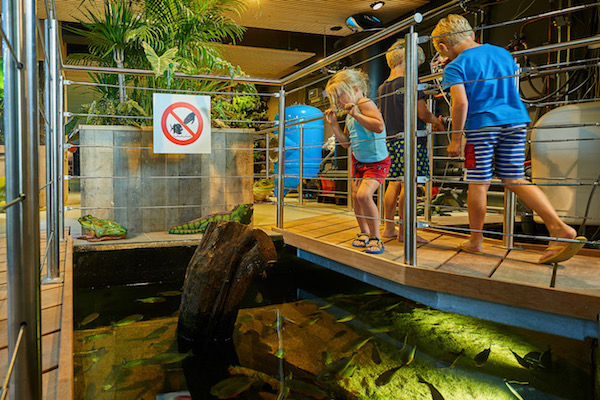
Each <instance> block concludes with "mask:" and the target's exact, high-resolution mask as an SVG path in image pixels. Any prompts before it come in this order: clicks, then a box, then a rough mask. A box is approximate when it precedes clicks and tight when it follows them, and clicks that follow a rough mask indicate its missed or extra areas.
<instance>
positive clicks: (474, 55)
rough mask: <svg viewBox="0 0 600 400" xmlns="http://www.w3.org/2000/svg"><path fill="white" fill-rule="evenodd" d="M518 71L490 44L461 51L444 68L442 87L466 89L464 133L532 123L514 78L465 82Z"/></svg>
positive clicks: (503, 52) (510, 60) (514, 65)
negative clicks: (466, 110) (456, 86)
mask: <svg viewBox="0 0 600 400" xmlns="http://www.w3.org/2000/svg"><path fill="white" fill-rule="evenodd" d="M518 69H519V68H518V67H517V64H515V62H514V60H513V58H512V56H511V54H510V53H509V52H508V51H507V50H505V49H503V48H502V47H498V46H493V45H491V44H484V45H481V46H477V47H473V48H471V49H467V50H464V51H463V52H462V53H460V54H459V55H458V57H456V58H455V59H454V60H453V61H452V62H451V63H450V64H448V65H447V66H446V68H444V78H443V82H442V83H443V85H444V87H450V86H452V85H454V84H464V85H465V90H466V92H467V98H468V100H469V109H468V112H467V122H466V123H465V129H479V128H483V127H487V126H500V125H508V124H518V123H527V122H530V121H531V120H530V119H529V114H528V113H527V109H526V108H525V105H524V104H523V102H522V101H521V97H520V95H519V89H518V87H517V81H516V78H515V77H511V78H501V79H491V80H481V81H478V82H468V81H477V80H480V79H490V78H498V77H502V76H509V75H515V74H516V73H517V71H518ZM463 82H465V83H463Z"/></svg>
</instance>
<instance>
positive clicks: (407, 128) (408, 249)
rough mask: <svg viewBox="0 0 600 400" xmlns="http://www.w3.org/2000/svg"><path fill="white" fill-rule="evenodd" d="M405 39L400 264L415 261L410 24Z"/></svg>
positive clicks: (414, 105) (414, 62)
mask: <svg viewBox="0 0 600 400" xmlns="http://www.w3.org/2000/svg"><path fill="white" fill-rule="evenodd" d="M405 39H406V42H405V43H406V56H405V60H406V63H405V64H406V74H405V78H404V79H405V80H404V82H405V89H406V90H405V93H404V221H403V229H404V263H405V264H408V265H416V264H417V229H416V222H417V39H418V34H417V33H415V32H414V27H411V29H410V33H407V34H406V36H405Z"/></svg>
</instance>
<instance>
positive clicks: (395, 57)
mask: <svg viewBox="0 0 600 400" xmlns="http://www.w3.org/2000/svg"><path fill="white" fill-rule="evenodd" d="M404 42H405V40H404V39H398V40H396V42H395V43H394V44H393V45H392V46H391V47H390V48H389V49H388V51H387V53H385V59H386V60H387V64H388V67H390V69H392V68H394V67H397V66H398V65H402V64H404V53H405V51H404ZM417 61H418V64H417V65H421V64H423V63H424V62H425V52H424V51H423V49H422V48H421V46H417Z"/></svg>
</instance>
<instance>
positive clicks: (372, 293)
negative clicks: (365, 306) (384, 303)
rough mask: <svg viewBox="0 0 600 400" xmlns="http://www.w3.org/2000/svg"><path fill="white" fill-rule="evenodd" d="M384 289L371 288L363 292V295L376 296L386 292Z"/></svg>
mask: <svg viewBox="0 0 600 400" xmlns="http://www.w3.org/2000/svg"><path fill="white" fill-rule="evenodd" d="M387 293H388V292H386V291H385V290H371V291H370V292H364V293H363V296H377V295H381V294H387Z"/></svg>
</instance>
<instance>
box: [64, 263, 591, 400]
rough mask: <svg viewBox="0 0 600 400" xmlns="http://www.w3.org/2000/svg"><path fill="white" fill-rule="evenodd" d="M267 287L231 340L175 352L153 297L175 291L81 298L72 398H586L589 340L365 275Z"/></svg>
mask: <svg viewBox="0 0 600 400" xmlns="http://www.w3.org/2000/svg"><path fill="white" fill-rule="evenodd" d="M323 273H325V274H329V272H323ZM332 276H334V277H335V278H334V279H336V280H337V282H339V279H340V278H339V277H338V276H337V275H332ZM313 278H314V276H313ZM330 278H331V276H330ZM315 280H318V281H320V282H321V283H322V281H321V280H319V279H315ZM336 280H329V282H336ZM299 281H301V279H299V280H294V282H296V284H298V282H299ZM270 284H272V282H270ZM268 286H269V285H267V284H265V283H263V284H262V286H259V287H258V289H257V287H256V286H255V287H254V288H253V289H252V290H250V291H249V293H248V296H247V299H246V302H245V303H246V306H248V308H244V309H242V310H240V312H239V314H238V318H237V323H236V326H235V330H234V332H233V337H232V341H224V342H223V343H214V346H210V351H208V352H207V353H205V354H200V355H193V354H191V353H183V354H181V353H178V351H177V340H176V325H177V316H176V315H173V314H172V315H170V316H167V317H164V316H163V317H157V316H156V314H157V313H158V312H157V311H155V309H154V308H158V309H160V308H161V307H164V306H165V305H167V306H166V307H167V308H166V309H167V311H165V312H166V313H172V308H173V305H172V304H171V303H170V302H175V303H176V302H178V301H179V293H178V292H177V291H173V290H171V289H170V288H169V289H165V288H162V291H163V292H162V295H159V294H158V293H159V292H160V290H159V289H158V288H152V290H150V289H149V288H144V289H142V290H141V293H135V294H129V295H127V296H125V295H123V296H121V295H116V296H118V297H120V298H122V299H123V298H127V299H128V300H127V302H129V303H133V305H131V308H130V307H129V306H130V304H125V303H126V302H125V301H122V302H121V304H120V307H116V308H113V309H112V310H111V311H110V317H109V316H107V315H105V314H107V313H109V311H107V310H106V309H104V310H103V309H100V308H96V309H90V308H88V309H84V308H81V310H80V313H79V314H80V315H79V316H78V321H79V323H80V329H79V330H77V331H76V333H75V357H74V362H75V389H76V398H78V399H147V400H149V399H152V400H154V399H157V396H158V395H159V394H163V396H164V397H158V398H160V399H175V398H179V399H182V400H183V399H185V398H187V397H186V396H185V395H182V394H181V392H187V391H189V392H191V393H192V394H193V398H194V399H212V398H240V399H283V398H286V399H386V400H388V399H411V400H413V399H434V400H439V399H446V400H450V399H457V400H459V399H460V400H465V399H494V400H501V399H507V400H508V399H525V400H535V399H589V398H592V393H593V388H592V386H593V376H592V372H591V371H592V367H591V354H590V352H591V343H586V342H580V341H575V340H570V339H564V338H559V337H556V336H551V335H547V334H542V333H538V332H533V331H527V330H523V329H518V328H513V327H509V326H506V325H501V324H497V323H492V322H487V321H482V320H479V319H476V318H471V317H465V316H461V315H457V314H452V313H448V312H442V311H437V310H434V309H431V308H428V307H423V306H421V305H418V304H416V303H413V302H410V301H407V300H404V299H402V298H400V297H398V296H395V295H393V294H390V293H387V292H383V291H379V290H376V289H374V288H370V287H366V286H364V285H362V286H360V288H358V291H359V292H360V293H357V287H354V288H353V290H352V293H348V294H345V293H339V292H340V290H339V289H340V286H337V292H338V294H333V295H331V291H330V293H329V295H327V296H324V295H323V292H322V291H320V290H316V292H318V293H319V296H316V295H313V294H311V293H310V292H308V291H303V290H298V291H297V299H296V300H292V299H289V301H285V302H279V303H278V304H273V303H274V302H275V301H276V300H281V296H275V297H273V296H272V292H269V290H268ZM304 287H306V286H304ZM139 289H140V288H139V287H138V288H127V289H126V290H127V291H128V292H131V291H134V292H135V291H136V290H138V291H139ZM312 289H315V288H314V287H313V288H312ZM112 290H113V292H114V291H115V289H114V288H113V289H112ZM277 291H278V293H279V294H281V292H282V289H281V288H280V287H278V288H277ZM117 292H118V290H117ZM284 292H285V291H284ZM165 293H166V294H165ZM285 293H286V296H287V294H289V293H288V292H285ZM102 296H104V295H103V294H102V295H101V297H102ZM159 297H160V298H164V299H166V300H165V301H162V300H156V299H155V298H159ZM283 297H285V296H283ZM138 299H144V301H137V300H138ZM109 303H111V304H112V302H109ZM252 303H253V304H252ZM95 305H96V306H97V305H98V303H97V302H96V303H95ZM250 305H252V307H250ZM151 308H152V311H153V312H149V311H148V310H150V309H151ZM117 313H118V316H116V315H117ZM96 314H97V315H96ZM148 315H152V317H148ZM163 315H164V314H163ZM149 318H150V319H149ZM99 321H100V322H99ZM101 325H104V326H101ZM90 327H91V328H90ZM175 392H179V394H178V395H177V394H173V395H171V396H170V397H167V396H166V395H164V394H165V393H175ZM211 393H212V394H211ZM177 396H179V397H177Z"/></svg>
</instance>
